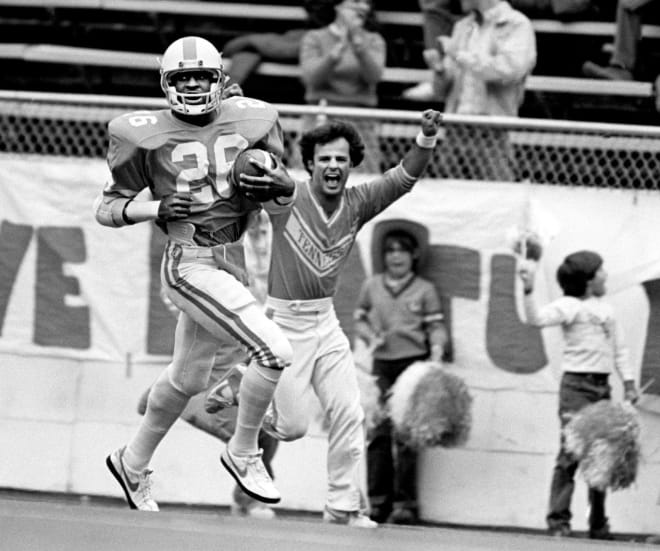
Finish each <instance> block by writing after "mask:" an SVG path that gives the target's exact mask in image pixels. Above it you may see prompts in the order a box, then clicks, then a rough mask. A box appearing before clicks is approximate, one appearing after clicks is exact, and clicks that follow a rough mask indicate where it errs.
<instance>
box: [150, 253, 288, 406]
mask: <svg viewBox="0 0 660 551" xmlns="http://www.w3.org/2000/svg"><path fill="white" fill-rule="evenodd" d="M161 278H162V283H163V288H164V290H165V293H166V294H167V297H168V298H169V299H170V300H171V301H172V302H173V303H174V304H175V306H176V307H177V308H179V310H181V314H180V315H179V320H178V323H177V326H176V332H175V337H174V356H173V358H172V363H171V364H170V366H169V367H168V369H169V372H170V379H171V381H172V382H173V383H174V384H175V385H176V386H177V387H178V389H179V390H181V391H182V392H184V393H186V394H188V395H189V396H192V395H194V394H197V393H198V392H200V391H202V390H205V389H206V387H207V384H208V380H209V376H210V373H211V368H212V367H213V359H214V357H215V354H216V352H217V350H218V346H219V344H220V343H221V342H225V341H226V340H227V339H228V338H230V339H235V340H236V341H238V342H239V343H240V344H241V345H242V346H243V347H244V348H245V349H246V350H247V352H248V353H249V354H250V356H251V357H252V360H253V361H255V362H256V363H258V364H259V365H261V366H263V367H267V368H271V369H277V370H280V369H283V368H284V367H285V366H286V365H287V364H288V363H289V361H290V360H291V353H292V352H291V346H290V345H289V343H288V342H287V340H286V338H285V337H284V335H283V334H282V331H281V330H280V329H279V327H277V325H276V324H275V323H273V321H271V320H270V319H268V318H267V317H266V316H265V314H264V312H263V310H262V308H261V306H259V305H258V304H257V302H256V300H255V298H254V297H253V296H252V294H251V293H250V292H249V291H248V289H247V288H246V287H245V286H244V285H243V284H242V283H240V282H239V281H238V280H237V279H236V278H235V277H234V276H233V275H232V274H230V273H228V272H227V271H225V270H219V269H218V268H217V264H216V261H215V259H214V256H213V251H212V250H211V249H210V248H208V247H190V246H186V245H181V244H178V243H174V242H170V243H168V245H167V248H166V250H165V254H164V256H163V266H162V270H161Z"/></svg>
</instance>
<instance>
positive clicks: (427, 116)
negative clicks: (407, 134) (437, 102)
mask: <svg viewBox="0 0 660 551" xmlns="http://www.w3.org/2000/svg"><path fill="white" fill-rule="evenodd" d="M441 124H442V113H440V112H439V111H436V110H434V109H427V110H426V111H424V112H423V113H422V122H421V129H420V132H419V134H417V138H416V139H415V143H414V144H413V145H412V147H411V148H410V149H409V150H408V152H407V153H406V155H405V157H404V158H403V160H402V161H401V164H402V166H403V168H404V170H405V171H406V173H407V174H408V175H409V176H411V177H412V178H415V179H417V178H419V177H420V176H421V175H422V173H423V172H424V169H425V168H426V165H427V164H428V162H429V160H430V159H431V154H432V153H433V149H434V148H435V146H436V143H437V135H438V130H440V125H441Z"/></svg>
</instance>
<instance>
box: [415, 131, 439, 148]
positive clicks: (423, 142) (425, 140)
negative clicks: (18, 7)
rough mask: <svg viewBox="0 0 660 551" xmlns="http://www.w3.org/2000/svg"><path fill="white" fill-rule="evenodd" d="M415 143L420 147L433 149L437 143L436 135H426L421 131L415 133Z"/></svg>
mask: <svg viewBox="0 0 660 551" xmlns="http://www.w3.org/2000/svg"><path fill="white" fill-rule="evenodd" d="M415 143H416V144H417V145H418V146H419V147H421V148H422V149H433V148H434V147H435V146H436V144H437V143H438V137H437V136H426V135H425V134H424V133H423V132H420V133H419V134H417V137H416V138H415Z"/></svg>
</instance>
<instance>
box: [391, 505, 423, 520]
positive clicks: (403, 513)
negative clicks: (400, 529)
mask: <svg viewBox="0 0 660 551" xmlns="http://www.w3.org/2000/svg"><path fill="white" fill-rule="evenodd" d="M387 522H388V523H389V524H417V522H418V519H417V514H416V513H415V511H413V510H412V509H408V508H405V507H397V508H396V509H394V511H392V512H391V513H390V515H389V516H388V517H387Z"/></svg>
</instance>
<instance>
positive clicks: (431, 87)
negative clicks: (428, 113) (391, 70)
mask: <svg viewBox="0 0 660 551" xmlns="http://www.w3.org/2000/svg"><path fill="white" fill-rule="evenodd" d="M419 8H420V10H421V12H422V31H423V33H424V52H423V56H424V61H425V62H426V64H427V65H428V67H429V69H430V71H429V78H428V79H427V80H424V81H422V82H420V83H419V84H416V85H415V86H413V87H411V88H407V89H406V90H404V91H403V94H402V96H403V98H404V99H408V100H414V101H432V100H435V101H444V100H445V94H446V92H447V90H446V88H447V87H446V81H445V79H444V78H442V76H441V75H440V73H439V71H437V69H439V66H438V63H439V61H440V52H439V50H438V37H439V36H449V35H450V34H451V31H452V29H453V27H454V23H455V22H456V19H458V17H459V15H460V4H459V3H458V1H457V0H419Z"/></svg>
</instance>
